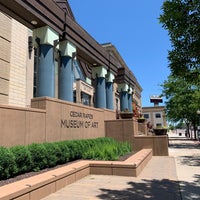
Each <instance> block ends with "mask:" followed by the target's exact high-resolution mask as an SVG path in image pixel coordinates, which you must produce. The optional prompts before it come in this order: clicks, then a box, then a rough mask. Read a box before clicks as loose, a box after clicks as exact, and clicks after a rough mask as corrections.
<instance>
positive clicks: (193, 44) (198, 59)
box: [159, 0, 200, 85]
mask: <svg viewBox="0 0 200 200" xmlns="http://www.w3.org/2000/svg"><path fill="white" fill-rule="evenodd" d="M162 11H163V14H161V15H160V17H159V20H160V22H161V23H162V24H163V27H164V28H165V29H166V30H168V34H169V36H170V40H171V44H172V50H171V51H169V53H168V60H169V67H170V69H171V72H172V74H173V75H176V76H182V77H184V78H185V79H186V80H187V81H189V82H192V83H193V84H196V85H200V1H199V0H166V1H165V2H164V3H163V6H162Z"/></svg>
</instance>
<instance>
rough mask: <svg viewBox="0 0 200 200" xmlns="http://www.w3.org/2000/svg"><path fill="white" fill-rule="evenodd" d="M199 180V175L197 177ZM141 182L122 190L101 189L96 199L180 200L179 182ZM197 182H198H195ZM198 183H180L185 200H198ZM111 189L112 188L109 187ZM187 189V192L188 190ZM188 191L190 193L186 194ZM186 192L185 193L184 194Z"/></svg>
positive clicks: (130, 184)
mask: <svg viewBox="0 0 200 200" xmlns="http://www.w3.org/2000/svg"><path fill="white" fill-rule="evenodd" d="M197 176H198V177H197V178H198V179H199V175H197ZM141 181H142V182H139V183H138V182H129V183H128V186H127V188H125V189H123V190H115V189H113V190H112V189H106V188H101V189H100V190H101V192H102V194H100V195H98V196H97V197H98V198H100V199H106V200H110V199H113V200H124V199H125V200H130V199H134V200H135V199H136V200H145V199H147V200H161V199H162V200H181V199H182V198H181V194H180V189H179V182H178V181H173V180H167V179H163V180H155V179H154V180H146V179H142V180H141ZM197 181H198V180H197ZM197 183H198V182H194V183H189V182H181V191H182V194H184V199H185V200H191V197H193V198H192V199H199V197H200V194H199V192H200V191H199V186H198V185H197ZM111 188H112V186H111ZM188 189H189V190H188ZM188 191H190V192H188ZM186 192H187V193H186Z"/></svg>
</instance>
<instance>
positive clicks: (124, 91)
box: [118, 83, 130, 111]
mask: <svg viewBox="0 0 200 200" xmlns="http://www.w3.org/2000/svg"><path fill="white" fill-rule="evenodd" d="M128 88H129V87H128V85H127V84H126V83H122V84H119V85H118V90H119V92H120V111H125V110H128V111H130V110H129V106H128Z"/></svg>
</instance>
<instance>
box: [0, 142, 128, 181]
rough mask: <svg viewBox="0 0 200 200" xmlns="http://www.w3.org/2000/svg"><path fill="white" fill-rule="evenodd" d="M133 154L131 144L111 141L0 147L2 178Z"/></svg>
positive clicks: (0, 171) (115, 158) (0, 172)
mask: <svg viewBox="0 0 200 200" xmlns="http://www.w3.org/2000/svg"><path fill="white" fill-rule="evenodd" d="M130 151H131V146H130V144H128V143H122V142H117V141H115V140H114V139H111V138H97V139H87V140H73V141H61V142H55V143H44V144H30V145H28V146H15V147H11V148H5V147H0V178H1V179H6V178H10V177H13V176H15V175H17V174H22V173H25V172H30V171H39V170H41V169H45V168H47V167H54V166H56V165H57V164H64V163H67V162H68V161H74V160H77V159H93V160H117V159H118V158H119V156H122V155H124V154H126V153H128V152H130Z"/></svg>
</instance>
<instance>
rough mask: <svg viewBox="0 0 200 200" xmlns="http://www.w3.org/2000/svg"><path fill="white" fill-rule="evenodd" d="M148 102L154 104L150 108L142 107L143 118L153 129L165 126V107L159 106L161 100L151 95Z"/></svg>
mask: <svg viewBox="0 0 200 200" xmlns="http://www.w3.org/2000/svg"><path fill="white" fill-rule="evenodd" d="M150 102H151V103H154V106H151V107H142V114H143V117H144V118H145V119H146V120H147V122H149V123H150V124H152V125H153V127H160V126H167V122H166V114H165V106H159V103H162V102H163V100H162V98H161V97H159V96H156V95H153V96H151V97H150Z"/></svg>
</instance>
